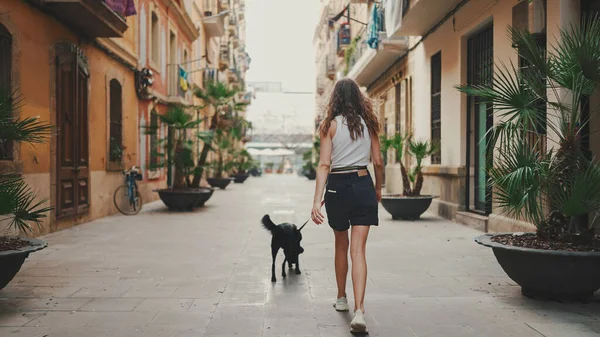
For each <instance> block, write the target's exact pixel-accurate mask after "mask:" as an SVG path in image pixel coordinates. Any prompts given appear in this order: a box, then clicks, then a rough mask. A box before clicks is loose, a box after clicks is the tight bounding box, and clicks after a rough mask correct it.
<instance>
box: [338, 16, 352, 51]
mask: <svg viewBox="0 0 600 337" xmlns="http://www.w3.org/2000/svg"><path fill="white" fill-rule="evenodd" d="M336 38H337V53H338V55H340V56H343V55H344V52H345V51H346V49H347V48H348V47H349V46H350V44H351V43H352V35H351V34H350V25H349V24H344V25H342V26H341V27H340V29H339V30H338V32H337V35H336Z"/></svg>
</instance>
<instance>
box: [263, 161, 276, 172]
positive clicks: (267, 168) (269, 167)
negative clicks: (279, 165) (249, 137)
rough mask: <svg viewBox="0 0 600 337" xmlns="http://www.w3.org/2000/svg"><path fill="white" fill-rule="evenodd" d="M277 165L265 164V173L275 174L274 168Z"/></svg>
mask: <svg viewBox="0 0 600 337" xmlns="http://www.w3.org/2000/svg"><path fill="white" fill-rule="evenodd" d="M274 166H275V163H266V164H265V173H273V167H274Z"/></svg>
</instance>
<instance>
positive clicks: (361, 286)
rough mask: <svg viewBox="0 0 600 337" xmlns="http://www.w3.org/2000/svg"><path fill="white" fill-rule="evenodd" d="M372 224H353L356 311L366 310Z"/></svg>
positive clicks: (351, 245)
mask: <svg viewBox="0 0 600 337" xmlns="http://www.w3.org/2000/svg"><path fill="white" fill-rule="evenodd" d="M370 227H371V226H352V234H351V244H350V258H351V259H352V286H353V288H354V311H356V310H357V309H360V310H361V311H362V312H365V305H364V302H365V289H366V287H367V259H366V256H365V253H366V246H367V237H368V236H369V229H370Z"/></svg>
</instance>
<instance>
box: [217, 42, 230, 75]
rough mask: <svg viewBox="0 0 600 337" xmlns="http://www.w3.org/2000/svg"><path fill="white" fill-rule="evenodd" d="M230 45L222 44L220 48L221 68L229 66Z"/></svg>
mask: <svg viewBox="0 0 600 337" xmlns="http://www.w3.org/2000/svg"><path fill="white" fill-rule="evenodd" d="M229 56H230V53H229V46H228V45H227V44H222V45H221V49H220V50H219V69H222V70H225V69H227V68H229V58H230V57H229Z"/></svg>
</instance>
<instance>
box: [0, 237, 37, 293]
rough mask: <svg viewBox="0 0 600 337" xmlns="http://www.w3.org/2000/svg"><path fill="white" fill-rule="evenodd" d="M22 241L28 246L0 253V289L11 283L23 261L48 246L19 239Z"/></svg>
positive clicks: (32, 240)
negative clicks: (27, 243) (27, 242)
mask: <svg viewBox="0 0 600 337" xmlns="http://www.w3.org/2000/svg"><path fill="white" fill-rule="evenodd" d="M20 239H21V240H23V241H29V242H30V243H31V245H30V246H27V247H22V248H20V249H18V250H9V251H5V252H0V270H1V271H2V272H0V289H2V288H4V287H6V285H7V284H8V283H9V282H10V281H12V279H13V278H14V277H15V275H17V273H18V272H19V270H21V267H22V266H23V263H25V259H27V258H28V257H29V254H31V253H33V252H36V251H38V250H42V249H44V248H46V247H47V246H48V243H47V242H46V241H44V240H40V239H29V238H20Z"/></svg>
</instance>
